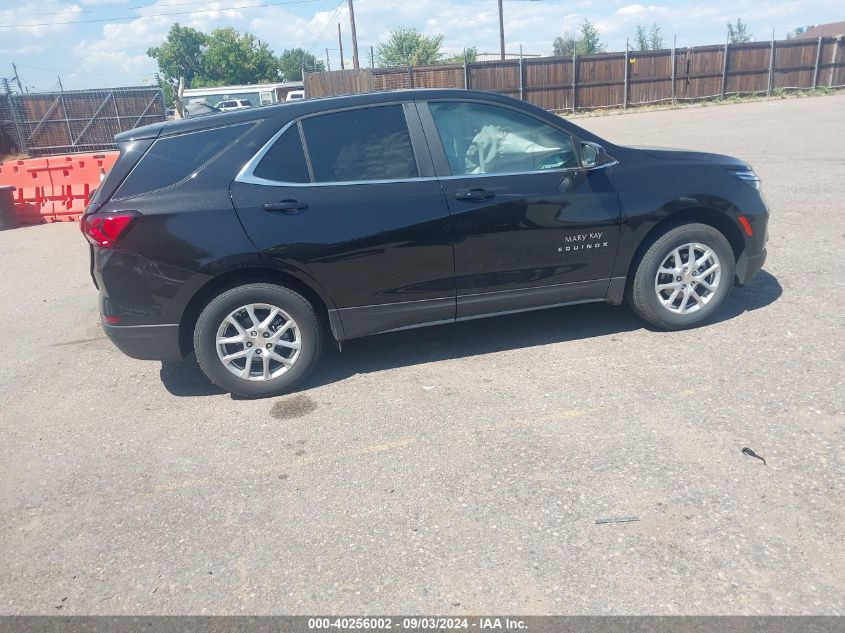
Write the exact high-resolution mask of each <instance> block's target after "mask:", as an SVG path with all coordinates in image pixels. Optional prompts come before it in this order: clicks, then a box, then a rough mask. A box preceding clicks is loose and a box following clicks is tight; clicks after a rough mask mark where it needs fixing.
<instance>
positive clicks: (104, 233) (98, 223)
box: [79, 211, 140, 248]
mask: <svg viewBox="0 0 845 633" xmlns="http://www.w3.org/2000/svg"><path fill="white" fill-rule="evenodd" d="M139 215H140V214H139V213H138V212H137V211H117V212H115V213H92V214H91V215H86V216H83V217H82V220H81V221H80V223H79V228H80V229H81V230H82V234H83V235H84V236H85V238H86V239H87V240H88V241H89V242H91V243H92V244H93V245H94V246H99V247H100V248H112V247H113V246H114V244H115V242H117V241H118V240H119V239H120V236H121V235H124V234H125V233H126V230H127V229H128V228H129V226H130V225H131V224H132V220H134V219H135V218H137V217H138V216H139Z"/></svg>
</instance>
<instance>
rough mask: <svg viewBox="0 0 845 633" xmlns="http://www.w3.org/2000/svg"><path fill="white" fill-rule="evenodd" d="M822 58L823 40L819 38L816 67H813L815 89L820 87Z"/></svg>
mask: <svg viewBox="0 0 845 633" xmlns="http://www.w3.org/2000/svg"><path fill="white" fill-rule="evenodd" d="M821 58H822V38H819V43H818V45H817V46H816V65H815V66H814V67H813V89H814V90H815V89H816V87H817V86H818V85H819V61H820V60H821Z"/></svg>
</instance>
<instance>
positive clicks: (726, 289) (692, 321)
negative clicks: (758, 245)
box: [627, 224, 736, 330]
mask: <svg viewBox="0 0 845 633" xmlns="http://www.w3.org/2000/svg"><path fill="white" fill-rule="evenodd" d="M690 243H698V244H702V245H704V246H707V247H709V248H711V249H713V251H714V252H715V253H716V256H717V257H718V258H719V266H720V272H721V277H720V279H719V284H718V286H717V287H716V289H715V291H713V292H712V294H711V293H709V292H708V291H705V290H702V292H707V294H708V295H709V298H708V300H707V302H706V303H705V304H704V305H703V306H701V307H699V308H697V309H696V310H695V311H694V312H689V313H686V314H680V313H675V312H672V311H670V310H669V309H668V308H666V307H665V306H664V305H663V304H662V303H661V301H660V300H659V298H658V294H657V290H656V287H655V282H656V279H657V270H658V268H659V267H660V266H661V264H662V263H663V261H664V260H665V259H666V258H667V257H669V256H670V254H671V253H672V252H673V251H674V250H675V249H676V248H679V247H681V246H683V245H685V244H690ZM681 256H682V260H683V258H684V257H687V259H688V255H684V253H683V252H681ZM671 261H672V262H673V263H674V259H673V260H671ZM735 267H736V260H735V257H734V252H733V249H732V248H731V245H730V243H729V242H728V240H727V239H726V238H725V236H724V235H722V233H720V232H719V231H718V230H717V229H715V228H713V227H712V226H709V225H707V224H682V225H680V226H676V227H674V228H672V229H669V230H668V231H666V233H663V234H662V235H660V236H659V237H657V238H656V239H655V240H654V242H653V243H652V244H651V246H650V247H649V248H648V249H647V250H646V251H645V253H643V256H642V257H641V258H640V260H639V263H638V264H637V268H636V271H635V272H634V275H633V279H632V280H631V283H629V284H628V293H627V299H628V303H629V304H630V305H631V307H632V308H633V309H634V311H635V312H636V313H637V314H638V315H640V316H641V317H642V318H643V319H645V320H646V321H648V322H649V323H651V324H652V325H655V326H657V327H659V328H662V329H666V330H683V329H686V328H691V327H695V326H697V325H701V324H702V323H704V322H706V321H707V320H708V319H710V318H711V317H712V316H713V314H714V313H715V312H716V311H717V310H718V309H719V307H720V306H721V305H722V303H724V301H725V298H726V297H727V296H728V294H729V293H730V291H731V286H732V285H733V280H734V269H735ZM661 279H662V280H667V278H666V277H665V276H663V277H661ZM675 279H677V278H675ZM668 281H671V276H670V277H669V279H668ZM661 283H662V282H661ZM696 283H698V284H699V288H701V285H700V282H696ZM684 287H686V286H684ZM665 292H666V294H671V292H672V291H671V290H667V291H665ZM664 298H667V297H665V295H664ZM676 301H677V302H678V303H680V301H681V298H680V297H679V298H678V299H676ZM690 301H692V299H690Z"/></svg>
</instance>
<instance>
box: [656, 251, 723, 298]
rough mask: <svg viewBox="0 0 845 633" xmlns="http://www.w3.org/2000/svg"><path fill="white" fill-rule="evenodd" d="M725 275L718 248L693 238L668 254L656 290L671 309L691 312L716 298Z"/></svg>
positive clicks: (657, 280) (657, 276) (658, 295)
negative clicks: (715, 248) (716, 250)
mask: <svg viewBox="0 0 845 633" xmlns="http://www.w3.org/2000/svg"><path fill="white" fill-rule="evenodd" d="M721 278H722V270H721V265H720V262H719V256H718V255H716V252H715V251H714V250H713V249H712V248H710V247H709V246H707V245H706V244H700V243H698V242H691V243H688V244H684V245H683V246H679V247H677V248H675V249H673V250H672V251H671V252H670V253H669V254H668V255H666V257H665V258H664V259H663V261H662V262H661V264H660V266H659V267H658V269H657V274H656V275H655V277H654V291H655V292H656V293H657V300H658V301H659V302H660V304H661V305H662V306H663V307H664V308H666V309H667V310H669V312H673V313H675V314H691V313H693V312H697V311H698V310H700V309H701V308H703V307H704V306H705V305H707V304H708V303H709V302H710V301H711V300H712V299H713V297H714V296H715V295H716V291H717V289H718V288H719V283H720V282H721Z"/></svg>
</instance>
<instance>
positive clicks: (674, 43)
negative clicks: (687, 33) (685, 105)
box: [672, 35, 678, 105]
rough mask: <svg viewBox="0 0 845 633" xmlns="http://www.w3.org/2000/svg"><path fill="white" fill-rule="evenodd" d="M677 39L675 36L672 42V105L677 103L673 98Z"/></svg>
mask: <svg viewBox="0 0 845 633" xmlns="http://www.w3.org/2000/svg"><path fill="white" fill-rule="evenodd" d="M677 37H678V36H677V35H676V36H675V39H674V40H672V105H675V104H676V103H677V100H676V97H675V48H676V46H677Z"/></svg>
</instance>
